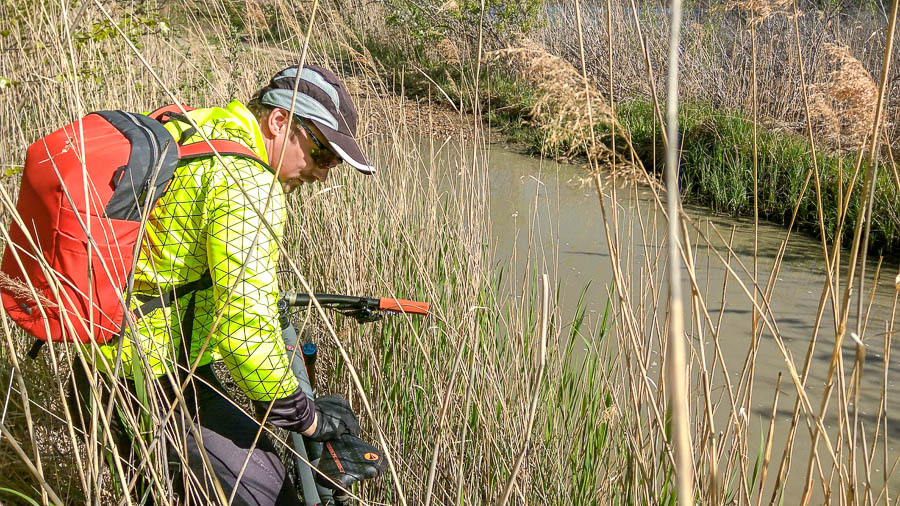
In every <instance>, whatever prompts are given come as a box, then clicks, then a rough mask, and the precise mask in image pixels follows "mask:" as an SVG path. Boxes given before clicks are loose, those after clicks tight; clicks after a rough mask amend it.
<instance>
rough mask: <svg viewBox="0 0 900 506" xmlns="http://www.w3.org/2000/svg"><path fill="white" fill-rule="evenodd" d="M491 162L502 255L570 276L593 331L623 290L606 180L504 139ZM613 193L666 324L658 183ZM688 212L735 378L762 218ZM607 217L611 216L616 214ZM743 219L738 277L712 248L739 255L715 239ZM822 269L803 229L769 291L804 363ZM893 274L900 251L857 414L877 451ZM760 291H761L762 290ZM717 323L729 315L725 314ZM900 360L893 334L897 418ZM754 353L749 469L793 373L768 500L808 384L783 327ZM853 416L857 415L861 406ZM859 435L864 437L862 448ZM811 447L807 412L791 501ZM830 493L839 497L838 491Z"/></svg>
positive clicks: (512, 263)
mask: <svg viewBox="0 0 900 506" xmlns="http://www.w3.org/2000/svg"><path fill="white" fill-rule="evenodd" d="M442 149H443V151H444V152H442V153H438V154H437V155H438V156H437V157H436V158H437V159H438V160H443V162H444V163H450V164H452V163H453V157H454V156H457V155H455V154H454V153H453V150H452V148H450V147H446V146H445V147H443V148H442ZM487 161H488V185H489V193H490V197H489V201H490V230H491V240H492V248H493V251H494V256H495V261H496V264H497V265H504V266H506V267H505V268H506V269H508V270H509V271H511V272H512V273H513V274H514V275H515V276H518V277H519V278H520V279H521V277H522V273H523V272H524V270H525V269H526V268H527V267H528V266H529V265H537V266H538V269H545V270H546V271H547V272H548V273H549V274H550V277H551V279H552V280H553V282H554V283H558V285H559V289H560V292H561V293H560V294H559V311H560V315H561V317H562V322H563V324H564V325H567V324H568V323H569V322H571V321H572V318H573V316H574V314H575V310H576V307H577V304H578V301H579V298H580V297H581V295H582V293H583V292H584V293H585V309H586V311H587V318H586V322H585V325H584V327H583V329H587V330H583V333H585V334H586V335H591V334H590V332H591V329H595V328H596V327H597V325H598V324H599V321H600V317H601V315H602V314H603V311H604V309H605V307H606V304H607V299H608V295H607V294H608V292H607V290H608V289H610V287H611V286H612V285H611V280H612V279H613V271H612V268H611V259H610V254H609V248H608V246H607V244H608V243H607V239H606V232H605V227H604V219H603V216H602V214H601V207H600V205H599V200H598V197H597V193H596V190H595V187H594V185H593V184H592V183H591V182H590V181H587V183H585V182H583V181H582V180H583V178H585V177H586V175H587V173H586V170H585V168H584V167H581V166H575V165H562V164H557V163H555V162H552V161H549V160H539V159H536V158H533V157H530V156H525V155H523V154H520V153H517V152H515V151H514V150H512V149H511V148H509V147H507V146H505V145H502V144H494V145H490V146H489V147H488V153H487ZM612 187H613V183H612V182H611V181H610V180H605V181H604V193H605V204H606V209H607V210H610V209H611V208H612V202H611V200H610V196H609V193H610V191H611V188H612ZM615 188H616V193H617V199H616V200H617V203H618V205H617V215H616V220H617V228H618V231H619V234H618V241H619V245H620V246H619V250H620V256H621V259H620V264H621V265H622V266H623V267H622V268H623V270H625V271H626V274H625V276H626V278H628V282H630V283H631V284H632V286H631V291H630V294H631V295H630V296H631V297H632V300H633V301H635V300H637V299H639V298H641V297H642V298H643V300H644V301H645V305H644V307H645V308H650V309H647V310H645V313H644V314H643V315H642V316H643V318H644V320H645V322H646V321H650V319H651V318H653V317H655V318H656V320H657V322H658V324H659V325H660V326H662V325H664V324H665V307H666V303H665V299H666V294H667V289H666V285H665V283H664V281H662V282H661V284H660V286H656V287H654V290H651V289H650V287H649V286H647V281H646V275H642V274H641V273H642V270H643V271H644V272H646V271H647V270H653V271H654V272H658V273H661V274H658V275H657V276H656V277H657V279H659V276H660V275H664V271H663V270H662V269H664V268H665V262H666V258H667V252H666V250H665V249H662V248H664V246H665V241H664V236H665V232H666V226H665V221H664V218H663V215H662V213H661V212H660V211H658V207H657V206H656V205H655V203H654V199H653V194H652V193H651V192H650V191H649V189H648V187H641V186H639V187H637V189H635V186H634V185H624V184H620V185H619V186H616V187H615ZM663 202H664V201H663ZM608 212H609V211H608ZM687 214H688V216H689V217H690V220H691V221H692V222H693V224H694V226H693V227H689V229H688V230H689V235H690V239H691V243H692V244H693V245H694V250H693V254H694V265H695V266H696V280H697V285H698V287H699V291H700V293H701V295H702V297H703V299H704V300H705V302H706V307H707V308H708V316H709V318H710V319H711V321H712V322H713V323H714V324H717V325H716V326H715V328H718V329H719V335H718V343H719V350H720V353H721V356H722V360H723V361H724V362H725V365H726V366H727V369H728V371H729V375H730V377H731V380H732V382H736V381H737V378H738V377H739V376H740V370H741V367H742V365H743V363H744V361H745V359H746V357H747V353H748V349H749V347H750V344H751V340H752V337H751V320H752V305H751V303H750V302H749V299H748V297H747V295H746V294H745V292H744V291H743V289H742V288H741V286H740V285H739V283H738V282H737V281H736V279H740V280H741V281H742V282H744V283H745V284H746V285H747V286H748V287H750V286H751V285H750V283H751V280H752V276H751V275H749V274H747V273H745V272H743V270H742V268H741V266H740V265H739V263H738V260H739V261H740V262H741V263H742V264H743V265H744V266H745V267H746V269H747V270H748V271H750V272H751V273H752V269H753V262H754V258H753V249H754V248H753V243H754V227H753V221H752V219H751V220H748V219H735V218H731V217H727V216H718V215H713V214H711V213H710V212H709V211H708V210H705V209H702V208H690V207H688V208H687ZM610 219H612V218H611V215H610ZM642 221H643V223H644V225H643V228H644V231H645V233H644V234H643V235H642V233H641V222H642ZM732 228H733V229H734V237H733V243H732V249H733V251H734V253H735V254H736V258H732V259H731V260H730V265H731V267H732V269H734V271H735V272H736V273H737V276H738V277H737V278H735V277H734V275H732V276H729V275H728V272H727V270H726V269H725V267H724V264H723V262H722V260H720V258H719V257H718V256H717V255H716V253H715V252H716V251H718V253H719V254H720V255H722V256H723V257H727V256H728V251H727V248H726V247H725V246H724V244H725V243H724V242H723V241H722V240H721V239H720V238H719V236H718V235H716V233H715V231H714V229H717V230H718V231H719V233H720V234H721V235H722V237H724V238H725V239H726V240H728V238H729V236H730V235H731V233H732ZM697 230H700V231H702V232H703V233H704V235H705V236H706V237H708V238H709V243H707V241H706V240H704V239H702V238H701V236H699V235H698V232H697ZM786 231H787V230H786V228H784V227H781V226H777V225H774V224H770V223H767V222H763V223H760V226H759V238H758V241H759V246H758V252H759V254H758V272H759V279H760V283H761V284H762V285H763V286H764V285H765V283H766V281H767V280H768V279H769V276H770V273H771V271H772V266H773V264H774V260H775V256H776V253H777V251H778V249H779V247H780V245H781V243H782V242H783V240H784V238H785V234H786ZM710 244H711V246H710ZM847 256H849V251H847V250H844V251H843V252H842V257H843V258H846V257H847ZM657 257H658V258H657ZM871 260H872V259H871V258H870V262H869V265H868V267H867V270H866V277H867V279H866V288H865V290H866V294H867V297H868V293H869V291H870V288H871V287H872V284H873V282H874V273H875V270H876V267H877V263H876V262H877V258H876V259H874V260H875V261H874V262H873V261H871ZM651 263H653V265H651ZM657 263H658V265H657ZM626 266H627V267H626ZM823 266H824V260H823V256H822V247H821V242H820V241H819V240H818V239H814V238H812V237H810V236H808V235H806V234H802V233H794V234H792V235H791V238H790V241H789V245H788V247H787V250H786V253H785V258H784V261H783V263H782V265H781V268H780V271H779V272H778V275H777V283H776V285H775V288H774V292H773V295H772V297H771V298H770V299H769V302H770V306H771V314H772V315H773V319H772V321H773V324H772V325H773V326H774V327H775V328H776V329H777V333H778V334H779V335H780V336H781V337H782V339H783V342H784V345H785V349H786V352H787V353H789V354H790V355H791V356H793V359H794V362H795V364H796V368H797V369H798V370H802V368H803V362H804V357H806V355H807V349H808V347H809V343H810V338H811V336H812V335H813V328H814V326H815V318H816V311H817V308H818V306H819V300H820V297H821V295H822V288H823V286H825V284H826V275H825V269H824V267H823ZM682 269H683V275H682V279H683V280H687V279H688V272H687V269H685V268H682ZM846 272H847V269H846V265H845V266H844V267H843V268H842V269H841V271H840V273H841V276H846ZM896 274H897V265H896V260H894V261H893V262H889V261H885V263H884V264H883V266H882V274H881V276H880V279H879V281H878V286H877V290H876V293H875V296H874V298H873V299H872V304H871V308H870V316H869V320H868V327H867V331H866V333H865V340H866V341H865V343H866V358H865V367H864V368H863V374H862V380H861V389H860V390H861V395H860V399H859V418H860V420H861V421H862V423H863V425H864V427H865V429H866V430H865V433H866V434H865V437H866V444H867V446H868V447H871V445H872V440H871V438H872V435H873V432H874V426H875V418H876V415H877V413H878V412H879V406H880V402H881V398H882V382H883V381H884V377H885V376H884V358H883V350H884V339H885V335H886V332H885V329H886V325H887V324H888V322H889V319H890V315H891V305H892V304H893V301H894V294H895V289H894V277H895V276H896ZM726 278H727V279H728V281H727V285H726V289H725V291H724V298H725V304H722V298H723V283H724V282H725V280H726ZM855 288H856V287H854V289H855ZM750 289H751V290H752V288H750ZM654 291H655V292H656V293H657V294H658V295H659V299H660V303H659V307H660V309H659V310H658V311H657V312H656V314H654V311H653V310H652V307H654V306H653V303H652V297H653V292H654ZM683 293H684V294H685V330H686V332H687V333H688V334H689V335H690V336H691V338H692V339H691V346H692V347H693V348H694V352H695V354H696V355H695V358H694V365H693V367H692V370H693V371H694V376H695V377H694V380H693V381H691V384H690V388H691V389H692V390H691V391H690V392H689V395H688V397H689V399H691V416H692V417H693V416H702V414H703V406H704V403H703V391H702V389H701V387H700V385H701V382H700V381H698V374H696V372H697V370H699V366H698V363H697V361H699V353H698V351H699V347H700V343H701V340H702V343H703V347H704V350H705V352H706V361H707V363H708V364H711V363H712V362H713V361H714V360H715V359H714V357H715V353H716V347H715V338H714V336H712V335H711V333H710V330H709V329H710V327H709V326H708V325H706V324H705V323H704V324H703V325H702V326H701V331H700V332H698V330H697V326H696V325H695V324H692V323H693V322H692V321H691V320H692V318H693V316H692V312H691V307H690V300H689V294H690V293H691V292H690V285H688V284H687V281H685V286H684V290H683ZM840 295H842V294H840ZM632 304H633V305H636V302H632ZM852 307H853V310H852V311H851V315H850V319H849V322H848V326H849V327H850V328H851V329H855V328H856V320H855V314H856V303H855V302H854V303H853V306H852ZM831 308H832V305H831V303H830V302H829V303H827V304H826V306H825V311H824V314H823V316H822V322H821V324H820V325H819V332H818V338H817V344H816V347H815V351H814V353H813V354H812V357H811V365H810V372H809V379H808V382H807V385H808V386H807V387H806V391H807V394H808V396H809V400H810V403H811V405H812V406H813V409H814V411H815V412H818V410H819V404H820V402H821V394H822V391H823V387H824V383H825V377H826V374H827V371H828V365H829V363H830V361H831V356H832V350H833V346H834V336H835V331H834V317H833V314H832V311H831ZM720 318H721V323H719V322H718V321H719V319H720ZM610 337H611V338H612V341H613V342H614V343H615V342H617V339H619V338H622V339H624V337H623V336H622V335H621V334H619V333H617V332H616V329H615V328H613V329H612V333H611V335H610ZM645 339H646V340H645V342H646V343H648V345H649V346H651V348H652V354H653V356H652V357H651V361H650V363H649V366H650V372H649V374H650V376H651V377H652V378H653V379H654V381H659V377H660V375H661V371H660V370H659V368H660V365H659V363H660V362H661V361H660V360H658V358H659V357H658V353H659V350H658V346H654V345H655V344H656V343H657V342H658V341H657V338H656V337H655V336H654V337H653V338H652V339H651V338H650V337H645ZM614 346H615V345H614ZM841 351H842V357H843V362H844V370H845V374H844V378H845V380H846V381H848V382H849V381H850V380H851V372H850V371H851V368H852V367H853V364H854V361H855V356H856V348H855V345H854V343H853V341H852V340H851V339H850V337H849V333H848V338H847V339H846V340H845V342H844V344H843V346H842V348H841ZM898 357H900V349H898V342H897V341H895V342H894V343H893V344H892V350H891V360H890V367H889V372H888V376H887V379H888V387H887V393H888V395H887V406H888V407H887V413H888V416H889V417H890V415H891V414H893V413H898V409H900V395H896V396H895V395H891V393H892V391H893V388H894V383H895V379H894V377H893V376H895V375H896V373H897V369H898V363H900V362H898ZM756 360H757V362H756V364H757V365H756V369H755V376H754V379H753V381H754V388H753V397H752V402H751V404H750V406H751V409H750V412H749V414H747V421H746V423H749V424H750V428H749V440H748V442H747V445H748V449H749V454H750V459H751V462H750V465H751V468H752V465H753V459H755V458H756V456H757V454H758V453H759V448H760V438H761V437H764V436H765V433H766V432H767V427H768V424H769V419H770V417H771V413H772V403H773V397H774V395H775V386H776V381H777V377H778V374H779V373H782V382H781V394H780V398H779V400H778V407H777V415H776V421H775V430H774V439H773V447H772V457H771V463H770V465H769V476H768V478H767V480H766V488H765V490H764V493H763V499H764V500H765V501H768V500H769V498H770V497H771V494H772V490H771V489H772V487H773V484H774V481H775V479H774V478H775V475H776V474H777V471H778V465H779V463H780V461H781V457H782V453H783V451H784V444H785V438H786V434H787V432H788V429H789V427H790V423H791V416H792V413H793V406H794V402H795V400H796V397H797V394H796V392H797V391H796V388H795V387H794V385H793V383H792V381H791V376H790V375H789V374H788V368H787V366H786V363H785V359H784V356H783V354H782V352H781V351H779V348H778V346H776V341H775V339H774V338H773V333H772V332H771V331H770V330H769V329H768V328H764V329H763V331H762V333H761V342H760V345H759V348H758V356H757V359H756ZM716 370H717V372H716V375H715V376H714V377H713V379H712V385H711V387H710V389H711V394H712V398H713V400H714V401H717V400H721V401H722V402H723V404H722V405H721V406H720V408H719V409H718V411H717V412H716V415H715V417H714V423H715V425H716V431H717V432H721V431H722V430H723V428H724V427H725V426H726V422H727V418H728V417H729V415H730V413H731V409H730V407H727V406H726V404H727V395H725V392H726V390H725V381H724V378H723V376H722V373H721V370H722V368H721V365H719V364H717V365H716ZM735 388H736V385H735ZM836 404H838V398H837V395H836V394H832V398H831V401H830V404H829V410H828V412H827V414H826V416H825V419H824V423H825V427H826V428H827V429H828V433H829V435H830V437H831V439H832V442H833V443H834V444H835V445H836V451H838V452H841V453H840V456H839V458H841V459H842V461H843V463H844V465H845V466H846V462H847V458H848V457H847V455H848V454H847V447H848V446H847V444H848V443H847V442H843V443H842V445H841V446H838V445H837V442H836V439H837V438H836V434H837V432H838V431H837V428H836V424H837V413H836V410H835V408H834V406H835V405H836ZM850 413H851V416H853V410H852V408H851V411H850ZM887 427H888V431H887V434H885V432H884V430H882V431H881V433H880V434H879V443H878V444H879V446H878V450H877V452H876V455H875V458H874V461H873V464H872V479H873V484H872V485H873V488H874V496H878V494H879V493H880V492H881V488H882V484H883V483H884V474H883V473H884V467H885V466H884V464H883V463H884V454H883V453H882V452H883V449H884V447H885V444H886V445H887V451H888V455H887V458H888V461H889V465H888V467H890V466H891V465H893V463H894V460H895V459H896V458H897V445H898V440H900V425H898V424H891V423H888V425H887ZM861 441H862V440H861V439H860V441H859V444H861ZM810 447H811V437H810V432H809V429H808V428H807V425H806V423H805V421H804V418H803V417H801V422H800V424H799V427H798V430H797V434H796V443H795V445H794V451H793V460H792V465H791V472H790V474H789V475H788V479H787V482H786V488H785V496H784V504H794V502H795V501H796V500H797V498H798V497H799V496H800V493H801V491H802V489H803V481H804V478H805V472H806V467H807V466H806V464H807V460H808V458H809V452H810ZM818 448H819V454H820V456H823V458H824V459H825V460H826V461H825V464H826V465H828V467H830V464H828V462H827V459H828V456H827V455H828V454H827V451H826V449H825V445H824V444H823V443H822V442H821V441H820V442H819V445H818ZM695 458H697V456H695ZM725 464H726V463H725V462H720V463H719V467H720V472H722V471H724V468H725ZM858 469H859V472H861V473H862V472H864V470H863V468H862V464H859V466H858ZM898 475H900V473H897V472H895V473H894V475H893V477H892V478H890V479H889V480H888V482H889V487H890V492H891V498H892V499H894V498H896V496H897V492H898V490H900V477H898ZM826 477H827V470H826ZM861 482H862V479H861ZM815 483H818V479H816V480H815ZM832 483H833V484H836V483H837V479H836V478H835V479H834V480H833V481H832ZM833 493H837V489H835V490H834V491H833ZM822 497H823V496H822V490H821V486H819V487H818V488H816V489H815V491H814V495H813V501H812V504H819V503H821V500H822ZM882 500H883V498H882Z"/></svg>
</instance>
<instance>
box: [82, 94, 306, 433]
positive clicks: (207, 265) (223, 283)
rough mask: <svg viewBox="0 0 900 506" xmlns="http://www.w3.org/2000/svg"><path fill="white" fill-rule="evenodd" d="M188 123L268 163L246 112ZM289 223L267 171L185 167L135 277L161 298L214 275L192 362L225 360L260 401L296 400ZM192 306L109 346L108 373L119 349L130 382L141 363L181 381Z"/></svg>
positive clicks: (192, 137)
mask: <svg viewBox="0 0 900 506" xmlns="http://www.w3.org/2000/svg"><path fill="white" fill-rule="evenodd" d="M188 115H189V116H190V117H191V119H193V120H194V121H195V122H196V123H197V124H198V125H199V127H200V130H201V131H202V132H203V133H204V134H205V135H206V137H207V138H209V139H228V140H232V141H237V142H240V143H241V144H244V145H246V146H247V147H249V148H250V149H251V150H253V151H254V152H255V153H256V154H258V155H259V157H260V158H261V159H262V160H263V161H267V157H266V151H265V148H264V146H263V137H262V133H261V131H260V127H259V124H258V123H257V121H256V119H255V118H254V116H253V114H252V113H250V111H249V110H247V108H246V107H244V106H243V105H242V104H241V103H240V102H237V101H233V102H231V103H230V104H228V105H227V106H226V107H224V108H221V107H214V108H208V109H198V110H196V111H191V112H190V113H188ZM166 128H167V129H168V130H169V131H170V133H172V134H173V136H174V137H175V138H176V139H181V137H182V134H183V133H184V134H185V135H186V136H187V138H185V139H181V142H182V143H187V142H198V141H202V140H203V138H202V136H201V135H200V134H199V133H197V132H196V131H193V130H192V129H191V126H190V125H189V124H188V123H183V122H180V121H177V120H176V121H170V122H168V123H166ZM222 162H224V163H222ZM285 220H286V208H285V195H284V192H283V190H282V188H281V184H280V183H279V182H278V181H277V180H276V178H275V176H274V174H272V173H271V172H270V171H269V170H268V169H267V168H266V167H264V166H263V165H261V164H259V163H257V162H255V161H253V160H249V159H246V158H239V157H236V156H224V157H223V158H222V161H220V160H219V159H217V158H202V159H199V160H193V161H186V162H182V163H180V164H179V165H178V167H177V168H176V169H175V175H174V178H173V179H172V181H171V183H170V184H169V187H168V189H167V190H166V192H165V194H163V196H162V197H161V198H160V200H159V201H158V202H157V204H156V207H155V208H154V209H153V211H152V213H151V215H150V217H149V220H148V222H147V227H146V236H145V238H144V241H143V244H142V247H141V253H140V257H139V259H138V263H137V270H136V272H135V282H134V293H135V295H157V296H158V295H159V294H160V293H166V292H169V291H171V290H172V289H175V290H176V291H177V289H178V287H179V286H183V285H185V284H186V283H190V282H193V281H196V280H198V279H200V278H201V277H202V276H203V275H204V274H205V273H207V272H209V273H210V274H211V277H212V282H213V283H212V287H210V288H208V289H204V290H200V291H197V292H196V299H195V315H194V320H193V321H194V323H193V329H192V338H191V352H190V361H191V363H192V364H193V363H194V362H195V360H196V359H197V357H200V361H199V365H205V364H208V363H210V362H212V361H215V360H219V359H221V360H223V361H224V362H225V364H226V365H227V366H228V369H229V370H230V371H231V375H232V376H233V377H234V379H235V381H236V382H237V384H238V385H239V386H240V387H241V389H242V390H243V391H244V392H246V394H247V395H248V396H249V397H250V399H252V400H254V401H270V400H273V399H281V398H285V397H288V396H292V395H295V394H296V393H297V392H299V390H298V383H297V379H296V378H295V377H294V375H293V374H292V373H291V369H290V366H289V362H288V357H287V354H286V352H285V347H284V343H283V341H282V339H281V327H280V325H279V321H278V310H277V302H278V283H277V280H276V269H277V265H278V255H279V247H278V245H279V242H280V241H281V239H282V234H283V231H284V225H285ZM136 299H137V297H135V298H134V299H132V300H133V302H132V307H133V308H134V307H137V306H139V305H140V303H139V302H137V301H136ZM189 300H190V294H179V296H178V298H177V300H176V301H174V302H173V304H172V305H171V306H169V307H164V308H160V309H156V310H154V311H152V312H149V313H148V314H147V315H145V316H144V317H143V318H141V319H140V320H138V322H137V325H136V328H134V329H130V330H129V331H128V332H126V333H125V334H124V335H123V337H122V338H121V339H122V342H121V343H119V342H115V341H114V342H112V343H110V344H109V345H107V346H102V347H101V350H102V353H103V355H104V356H105V358H106V361H107V363H108V364H113V363H114V361H115V358H116V353H117V350H118V348H119V346H120V345H121V348H122V371H123V373H124V374H125V375H126V377H133V373H132V371H133V370H134V367H136V366H138V364H140V361H139V360H140V357H142V358H143V362H145V363H146V364H147V365H148V366H149V369H150V370H151V371H152V373H153V374H155V375H156V376H159V375H162V374H163V373H164V372H165V371H166V370H169V371H171V372H174V371H175V367H174V365H175V363H176V361H177V358H178V350H179V349H180V346H181V345H180V343H181V336H182V335H183V334H182V329H181V328H180V327H181V321H182V318H181V315H182V314H183V313H184V311H185V309H186V307H187V306H188V302H189ZM98 366H101V367H102V365H101V364H98ZM303 425H305V423H304V424H303Z"/></svg>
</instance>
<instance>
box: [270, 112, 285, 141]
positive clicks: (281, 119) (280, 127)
mask: <svg viewBox="0 0 900 506" xmlns="http://www.w3.org/2000/svg"><path fill="white" fill-rule="evenodd" d="M287 120H288V112H287V111H286V110H284V109H281V108H278V107H276V108H274V109H272V112H270V113H269V118H268V121H266V126H267V127H268V128H269V131H270V132H271V133H272V135H273V136H275V135H278V134H279V133H281V132H283V131H284V129H286V128H287Z"/></svg>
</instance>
